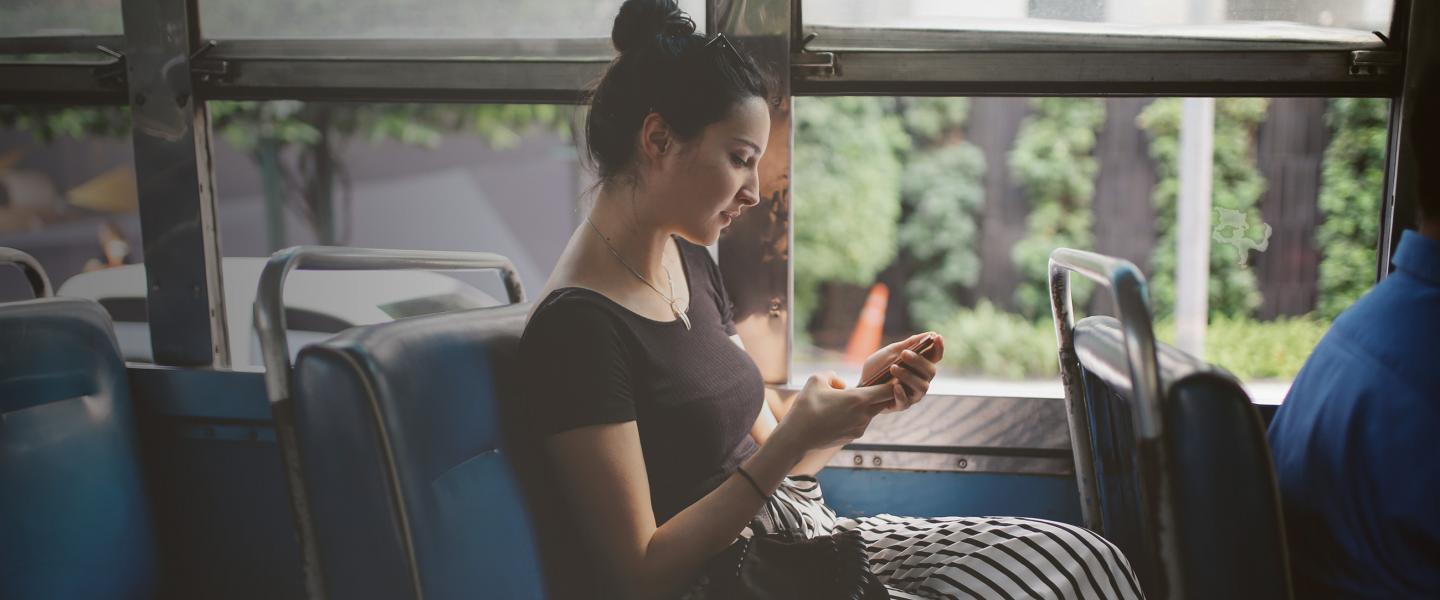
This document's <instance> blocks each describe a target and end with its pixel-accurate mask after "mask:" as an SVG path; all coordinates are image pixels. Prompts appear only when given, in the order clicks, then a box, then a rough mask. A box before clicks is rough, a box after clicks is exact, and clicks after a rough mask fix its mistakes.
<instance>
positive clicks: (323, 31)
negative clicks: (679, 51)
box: [200, 0, 705, 39]
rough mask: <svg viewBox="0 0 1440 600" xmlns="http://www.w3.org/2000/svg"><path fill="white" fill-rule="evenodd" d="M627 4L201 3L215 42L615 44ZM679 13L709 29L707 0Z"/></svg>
mask: <svg viewBox="0 0 1440 600" xmlns="http://www.w3.org/2000/svg"><path fill="white" fill-rule="evenodd" d="M621 1H622V0H603V1H595V0H547V1H545V2H514V1H510V0H428V1H427V2H424V3H423V4H421V3H416V2H412V1H410V0H313V1H309V2H293V1H291V0H201V1H200V18H201V22H202V25H203V28H204V30H205V33H206V35H207V36H213V37H216V38H464V39H494V38H604V39H609V38H610V27H611V25H612V24H613V23H614V21H615V13H617V12H619V10H620V4H621ZM679 4H680V7H681V8H683V9H684V10H685V11H686V12H688V13H690V15H691V17H692V18H694V19H695V23H696V24H697V25H698V26H700V27H701V28H704V26H705V3H704V2H703V0H681V1H680V3H679Z"/></svg>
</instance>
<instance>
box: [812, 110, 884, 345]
mask: <svg viewBox="0 0 1440 600" xmlns="http://www.w3.org/2000/svg"><path fill="white" fill-rule="evenodd" d="M794 119H795V148H794V163H793V167H792V168H793V170H794V177H795V180H794V181H795V182H794V186H793V188H792V196H793V199H792V202H793V205H792V206H793V211H794V218H793V220H792V223H793V224H794V227H795V233H794V239H795V252H794V254H793V257H794V272H795V298H794V302H793V307H792V310H793V312H792V315H793V316H794V321H793V322H794V323H797V324H800V325H802V326H803V324H805V323H808V322H809V320H810V316H811V315H812V314H813V312H814V310H815V308H816V304H817V303H818V302H819V285H820V282H822V281H836V282H845V283H853V284H857V285H868V284H870V283H871V282H872V281H874V279H875V274H876V273H878V272H879V271H880V269H883V268H884V267H885V265H887V264H890V261H891V260H892V259H894V257H895V241H896V226H895V222H896V220H897V219H898V217H899V216H900V172H901V170H900V169H901V166H900V159H899V157H898V154H899V153H900V152H901V151H903V150H904V149H905V148H906V147H907V146H908V145H909V139H908V138H907V137H906V136H905V132H904V131H903V130H902V129H901V125H900V119H899V118H898V117H897V116H896V114H895V106H894V100H892V99H888V98H868V97H837V98H803V99H801V98H797V99H796V102H795V111H794Z"/></svg>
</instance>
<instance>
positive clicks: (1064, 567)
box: [741, 476, 1144, 600]
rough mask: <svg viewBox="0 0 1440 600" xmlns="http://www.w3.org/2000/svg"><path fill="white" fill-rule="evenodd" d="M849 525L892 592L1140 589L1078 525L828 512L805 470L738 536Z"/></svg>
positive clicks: (1113, 552) (1115, 593)
mask: <svg viewBox="0 0 1440 600" xmlns="http://www.w3.org/2000/svg"><path fill="white" fill-rule="evenodd" d="M849 530H855V531H858V532H859V533H860V535H861V537H862V538H864V540H865V545H866V548H867V550H868V551H869V554H870V570H871V571H873V572H874V573H875V574H876V575H877V576H878V577H879V578H880V581H881V582H882V583H884V584H885V586H886V588H888V589H889V590H890V596H891V597H892V598H902V599H903V598H1047V599H1048V598H1056V599H1060V598H1063V599H1067V600H1078V599H1082V598H1124V599H1131V598H1143V597H1144V596H1143V594H1141V592H1140V587H1139V585H1138V583H1137V582H1136V579H1135V573H1134V572H1133V571H1131V569H1130V563H1129V561H1127V560H1125V556H1124V555H1123V554H1121V553H1120V551H1119V550H1118V549H1116V548H1115V546H1114V544H1111V543H1110V542H1109V541H1107V540H1105V538H1102V537H1100V536H1099V535H1096V534H1095V533H1093V532H1091V531H1089V530H1087V529H1083V528H1080V527H1075V526H1073V525H1066V524H1063V523H1056V522H1053V521H1046V520H1043V519H1027V518H1017V517H936V518H917V517H896V516H893V515H886V514H881V515H877V516H874V517H863V518H860V519H847V518H837V517H836V516H835V511H833V510H831V509H830V507H828V506H825V502H824V499H823V498H822V496H821V493H820V483H819V482H818V481H816V480H815V479H814V478H813V477H804V476H795V477H788V478H786V479H785V481H784V482H783V483H782V484H781V485H780V488H779V489H777V490H776V491H775V494H774V495H772V496H771V498H770V500H768V501H767V502H766V504H765V507H764V508H762V509H761V511H760V514H759V515H757V516H756V517H755V519H754V520H753V521H751V523H750V525H749V526H747V527H746V528H745V530H744V531H743V532H741V536H742V537H749V536H752V535H754V534H756V533H773V532H777V531H788V532H795V531H799V532H801V533H803V534H804V535H805V537H814V536H817V535H828V534H831V533H835V532H839V531H849Z"/></svg>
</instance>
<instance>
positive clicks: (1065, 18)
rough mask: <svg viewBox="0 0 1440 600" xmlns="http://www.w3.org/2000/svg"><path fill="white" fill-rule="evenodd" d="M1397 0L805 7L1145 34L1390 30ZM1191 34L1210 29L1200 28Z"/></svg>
mask: <svg viewBox="0 0 1440 600" xmlns="http://www.w3.org/2000/svg"><path fill="white" fill-rule="evenodd" d="M1393 4H1394V3H1393V2H1391V0H1228V1H1227V0H994V1H990V2H949V1H945V0H910V1H908V2H873V1H871V0H804V13H803V14H804V19H805V23H806V25H836V26H848V27H877V28H901V29H981V30H988V29H997V30H1005V29H1016V30H1020V31H1037V30H1038V31H1046V30H1049V31H1055V32H1064V31H1074V32H1097V33H1098V32H1103V31H1110V32H1124V31H1126V29H1125V28H1126V27H1135V28H1138V29H1137V30H1134V31H1133V33H1141V32H1144V30H1146V29H1150V30H1156V29H1158V28H1171V27H1180V28H1184V27H1192V28H1193V27H1203V26H1212V25H1226V24H1228V25H1241V24H1245V25H1246V26H1247V27H1251V28H1253V27H1254V26H1256V25H1258V24H1262V23H1263V24H1270V25H1272V26H1274V29H1272V31H1273V32H1283V31H1284V28H1285V26H1286V25H1287V24H1299V25H1308V26H1315V27H1327V28H1329V27H1333V28H1338V29H1350V30H1356V31H1362V32H1367V33H1368V32H1370V31H1372V30H1379V31H1387V30H1388V29H1389V25H1390V13H1391V11H1392V10H1393ZM1083 24H1094V25H1108V26H1112V27H1108V28H1107V27H1095V26H1094V25H1083ZM1114 26H1119V28H1116V27H1114ZM1170 31H1174V32H1177V33H1183V31H1184V30H1170ZM1190 34H1192V35H1206V33H1205V32H1203V31H1200V30H1191V31H1190Z"/></svg>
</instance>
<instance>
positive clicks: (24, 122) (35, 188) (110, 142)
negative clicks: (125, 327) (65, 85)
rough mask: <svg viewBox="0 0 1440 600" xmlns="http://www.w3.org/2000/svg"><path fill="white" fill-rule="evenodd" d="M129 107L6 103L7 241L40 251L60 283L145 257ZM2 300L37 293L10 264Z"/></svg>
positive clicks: (2, 175) (2, 174)
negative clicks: (141, 237)
mask: <svg viewBox="0 0 1440 600" xmlns="http://www.w3.org/2000/svg"><path fill="white" fill-rule="evenodd" d="M129 132H130V116H129V111H128V110H126V109H124V108H117V107H79V108H67V109H56V108H48V107H46V108H40V107H35V106H5V105H0V246H6V247H10V248H16V249H19V250H21V251H23V252H26V253H28V254H30V255H32V256H34V257H35V258H36V259H37V260H39V262H40V265H41V266H42V267H43V268H44V269H45V271H46V273H47V274H48V275H49V278H50V281H51V284H52V286H53V287H55V288H56V289H58V288H59V287H60V286H61V285H62V284H63V283H64V282H65V281H66V280H68V279H69V278H71V277H72V276H74V275H76V274H78V273H82V272H85V271H96V270H102V269H107V268H112V267H119V266H122V265H127V264H138V263H140V262H141V245H140V221H139V203H138V202H137V199H136V191H135V171H134V167H133V165H134V161H133V159H132V152H131V146H130V137H129ZM3 271H4V272H5V273H4V276H3V277H4V278H3V279H0V300H16V299H20V298H27V297H29V296H30V290H29V287H28V285H26V283H25V281H24V279H23V278H21V277H19V275H18V271H16V270H15V269H9V268H6V269H3Z"/></svg>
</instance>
